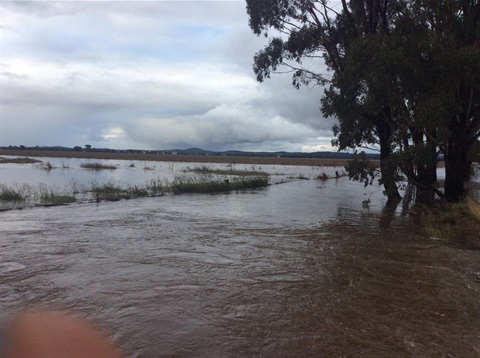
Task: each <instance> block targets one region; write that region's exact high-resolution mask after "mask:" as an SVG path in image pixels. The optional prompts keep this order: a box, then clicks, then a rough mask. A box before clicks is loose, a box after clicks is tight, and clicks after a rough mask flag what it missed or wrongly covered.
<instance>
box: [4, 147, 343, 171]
mask: <svg viewBox="0 0 480 358" xmlns="http://www.w3.org/2000/svg"><path fill="white" fill-rule="evenodd" d="M0 155H13V156H28V157H55V158H91V159H117V160H142V161H145V160H149V161H150V160H151V161H162V162H192V163H193V162H196V163H234V164H255V165H261V164H273V165H305V166H328V167H343V166H345V165H346V164H347V160H346V159H331V158H283V157H247V156H245V157H242V156H226V155H222V156H214V155H184V154H176V155H173V154H140V153H99V152H62V151H41V150H5V149H3V150H2V149H0Z"/></svg>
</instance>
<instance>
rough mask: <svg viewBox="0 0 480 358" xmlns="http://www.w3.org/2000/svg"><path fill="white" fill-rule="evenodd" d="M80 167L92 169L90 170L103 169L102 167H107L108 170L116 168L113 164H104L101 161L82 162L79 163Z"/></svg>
mask: <svg viewBox="0 0 480 358" xmlns="http://www.w3.org/2000/svg"><path fill="white" fill-rule="evenodd" d="M80 167H81V168H83V169H92V170H103V169H108V170H113V169H117V167H116V166H115V165H105V164H101V163H82V164H80Z"/></svg>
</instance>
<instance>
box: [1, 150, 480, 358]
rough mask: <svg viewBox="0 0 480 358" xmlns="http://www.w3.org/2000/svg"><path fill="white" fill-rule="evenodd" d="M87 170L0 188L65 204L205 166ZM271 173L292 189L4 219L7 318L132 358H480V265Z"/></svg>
mask: <svg viewBox="0 0 480 358" xmlns="http://www.w3.org/2000/svg"><path fill="white" fill-rule="evenodd" d="M43 160H45V159H43ZM63 161H64V162H65V160H63ZM83 161H85V160H83V159H72V160H71V161H70V159H69V160H68V165H67V166H68V167H69V168H68V169H67V168H65V169H63V166H62V164H61V162H62V159H52V160H51V162H52V164H53V166H56V167H57V169H53V170H51V171H49V172H47V171H45V170H42V169H39V168H35V167H34V166H32V165H31V166H24V167H20V166H19V165H8V166H7V167H0V170H1V172H0V175H1V178H0V179H1V180H2V183H8V184H13V183H15V182H19V178H24V179H25V181H28V183H29V184H30V185H38V184H39V183H40V182H43V183H45V184H46V185H53V186H57V187H62V188H63V187H66V188H67V189H68V186H69V183H70V180H71V178H75V180H77V182H78V183H80V184H88V183H89V182H90V181H92V180H96V181H104V180H112V176H114V179H115V180H119V181H124V182H129V183H133V182H135V183H138V182H142V181H144V180H149V179H150V176H152V177H153V176H159V175H160V176H162V177H164V176H165V177H173V176H174V175H176V173H178V172H180V171H181V170H182V169H183V168H184V167H186V166H188V165H190V166H192V165H194V164H192V163H188V164H186V163H185V164H181V163H175V164H174V165H173V166H172V165H171V164H168V163H164V164H158V163H143V162H135V163H134V167H129V165H130V162H128V161H127V162H123V161H122V162H121V163H115V165H117V164H118V165H119V169H116V170H113V171H101V172H94V171H86V170H84V169H79V164H80V163H81V162H83ZM154 165H156V167H155V169H154V170H144V169H143V167H144V166H151V167H153V166H154ZM218 165H220V164H218ZM224 165H225V164H221V166H224ZM237 167H238V165H237ZM242 168H243V167H242ZM259 170H260V169H259ZM261 170H263V171H267V172H269V173H270V174H271V180H272V184H275V183H276V182H278V183H281V184H278V185H270V186H268V187H266V188H262V189H255V190H246V191H238V192H231V193H217V194H185V195H166V196H162V197H158V198H139V199H135V200H121V201H116V202H101V203H74V204H71V205H67V206H57V207H48V208H44V207H36V208H32V209H26V210H13V211H6V212H1V213H0V216H1V227H0V247H1V250H0V310H1V311H2V312H3V313H8V312H13V311H14V310H17V309H20V308H22V307H27V306H37V307H38V306H40V307H61V308H65V309H69V310H72V311H74V312H77V313H79V314H82V315H86V316H88V317H91V318H93V319H95V320H96V321H98V322H99V323H100V324H102V325H103V326H104V327H105V328H106V329H107V330H108V331H109V332H110V333H111V335H112V337H113V338H114V339H115V340H116V341H117V343H118V344H119V345H120V346H121V347H122V348H123V349H124V350H125V352H126V354H127V356H130V357H296V356H306V357H314V356H316V357H442V356H443V357H478V356H479V355H480V328H479V327H480V318H479V317H480V316H479V313H480V256H479V254H480V251H479V250H478V249H476V248H475V247H463V246H460V245H455V244H449V243H445V242H441V241H438V240H436V239H435V238H428V237H423V236H421V235H420V234H419V230H418V226H417V223H416V222H415V218H414V216H412V215H409V214H406V213H404V212H402V211H401V210H400V209H398V210H396V211H388V210H386V209H384V204H385V199H384V197H383V195H382V193H381V188H379V187H378V186H376V187H375V186H374V187H367V188H363V185H362V184H360V183H355V182H352V181H349V180H348V179H347V178H345V177H343V178H339V179H330V180H324V181H320V180H315V179H314V178H315V177H316V176H317V175H318V174H319V173H322V172H326V173H327V174H329V175H332V176H333V175H334V174H335V170H338V169H335V168H312V167H288V168H284V167H282V166H278V165H277V166H265V165H262V168H261ZM8 171H12V173H9V174H6V173H7V172H8ZM19 172H21V173H22V174H19ZM15 173H16V174H15ZM115 176H116V177H115ZM303 177H305V178H306V179H310V180H305V179H302V180H300V179H299V178H303ZM366 198H368V199H369V200H370V202H369V207H368V208H365V207H364V206H363V205H362V202H363V201H364V200H365V199H366Z"/></svg>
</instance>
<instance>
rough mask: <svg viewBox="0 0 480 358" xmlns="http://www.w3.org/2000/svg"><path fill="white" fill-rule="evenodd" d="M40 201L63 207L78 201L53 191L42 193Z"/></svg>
mask: <svg viewBox="0 0 480 358" xmlns="http://www.w3.org/2000/svg"><path fill="white" fill-rule="evenodd" d="M40 201H41V202H42V203H47V204H54V205H63V204H70V203H73V202H75V201H76V199H75V197H73V196H70V195H63V194H59V193H55V192H54V191H53V190H50V191H46V192H43V193H41V195H40Z"/></svg>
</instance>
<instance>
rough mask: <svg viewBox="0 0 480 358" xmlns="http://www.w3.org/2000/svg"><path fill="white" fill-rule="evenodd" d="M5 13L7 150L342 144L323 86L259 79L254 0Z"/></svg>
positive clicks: (3, 140) (1, 78)
mask: <svg viewBox="0 0 480 358" xmlns="http://www.w3.org/2000/svg"><path fill="white" fill-rule="evenodd" d="M0 16H1V31H2V32H1V49H0V50H1V54H0V55H1V58H0V62H1V63H0V66H1V68H0V101H1V103H0V105H1V107H0V145H1V146H6V145H26V146H35V145H40V146H43V145H62V146H67V147H73V146H76V145H79V146H84V145H85V144H90V145H92V146H93V147H96V148H103V147H108V148H116V149H128V148H133V149H174V148H180V149H186V148H189V147H200V148H203V149H209V150H229V149H239V150H254V151H262V150H267V151H277V150H286V151H305V152H311V151H316V150H335V149H334V148H332V147H331V145H330V140H331V136H332V132H331V127H332V125H333V121H332V120H331V119H330V120H327V119H324V118H323V117H322V114H321V112H320V110H319V107H320V98H321V96H322V92H323V90H322V89H321V88H320V87H314V88H303V89H301V90H296V89H295V88H294V87H293V86H292V85H291V77H290V75H288V74H283V75H281V74H278V75H274V76H272V78H271V79H269V80H266V81H265V82H263V83H258V82H257V81H256V80H255V75H254V73H253V70H252V61H253V56H254V55H255V53H256V52H257V51H258V50H259V49H261V48H262V47H263V46H264V45H265V43H266V41H267V40H266V39H265V38H264V37H257V36H255V35H254V34H253V32H252V31H251V30H250V28H249V26H248V17H247V14H246V10H245V2H244V1H158V0H157V1H112V2H110V1H101V2H100V1H89V2H86V1H58V2H56V1H38V0H37V1H5V0H2V1H1V3H0ZM320 67H321V64H319V68H320Z"/></svg>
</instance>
